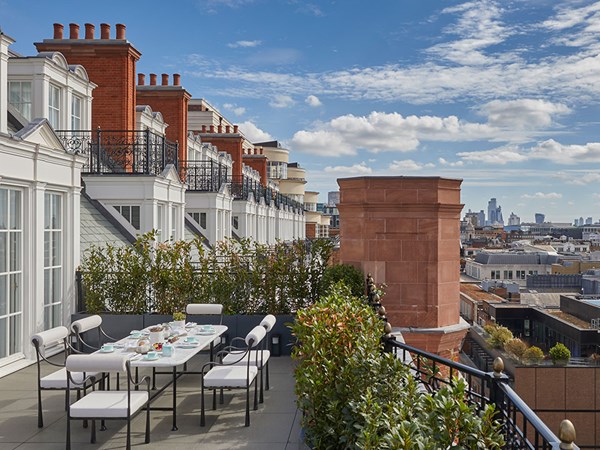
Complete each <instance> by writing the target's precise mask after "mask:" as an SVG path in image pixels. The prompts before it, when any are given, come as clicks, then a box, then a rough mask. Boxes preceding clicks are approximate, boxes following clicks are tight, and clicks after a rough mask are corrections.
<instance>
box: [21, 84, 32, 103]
mask: <svg viewBox="0 0 600 450" xmlns="http://www.w3.org/2000/svg"><path fill="white" fill-rule="evenodd" d="M21 103H29V104H31V82H29V81H23V82H22V83H21Z"/></svg>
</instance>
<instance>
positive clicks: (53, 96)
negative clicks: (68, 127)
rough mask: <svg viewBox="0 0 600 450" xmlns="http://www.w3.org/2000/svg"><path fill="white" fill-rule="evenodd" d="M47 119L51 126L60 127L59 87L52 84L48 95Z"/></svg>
mask: <svg viewBox="0 0 600 450" xmlns="http://www.w3.org/2000/svg"><path fill="white" fill-rule="evenodd" d="M48 121H49V122H50V125H52V128H54V129H58V128H60V88H58V87H56V86H54V85H52V84H51V85H50V91H49V97H48Z"/></svg>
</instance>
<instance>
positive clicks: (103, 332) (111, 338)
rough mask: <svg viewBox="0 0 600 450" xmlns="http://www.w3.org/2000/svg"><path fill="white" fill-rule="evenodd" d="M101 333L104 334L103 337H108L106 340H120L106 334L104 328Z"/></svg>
mask: <svg viewBox="0 0 600 450" xmlns="http://www.w3.org/2000/svg"><path fill="white" fill-rule="evenodd" d="M100 333H102V335H103V336H104V337H106V338H108V339H110V340H111V341H118V339H117V338H115V337H112V336H110V335H108V334H106V331H104V329H103V328H102V327H100Z"/></svg>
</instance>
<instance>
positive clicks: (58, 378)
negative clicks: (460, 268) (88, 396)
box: [40, 367, 100, 389]
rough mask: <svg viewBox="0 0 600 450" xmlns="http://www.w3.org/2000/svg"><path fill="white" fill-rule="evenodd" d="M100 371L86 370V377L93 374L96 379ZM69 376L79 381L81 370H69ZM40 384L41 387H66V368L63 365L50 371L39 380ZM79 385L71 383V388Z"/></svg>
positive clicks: (81, 377)
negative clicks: (54, 370)
mask: <svg viewBox="0 0 600 450" xmlns="http://www.w3.org/2000/svg"><path fill="white" fill-rule="evenodd" d="M99 375H100V372H86V374H85V376H86V377H91V376H95V377H96V379H97V378H98V377H99ZM71 377H72V378H73V380H75V382H77V383H81V382H82V381H83V372H71ZM40 386H41V387H42V389H66V388H67V369H65V368H64V367H63V368H62V369H60V370H57V371H56V372H52V373H51V374H50V375H46V376H45V377H44V378H42V379H41V380H40ZM79 387H80V386H78V385H75V384H73V383H71V388H72V389H77V388H79Z"/></svg>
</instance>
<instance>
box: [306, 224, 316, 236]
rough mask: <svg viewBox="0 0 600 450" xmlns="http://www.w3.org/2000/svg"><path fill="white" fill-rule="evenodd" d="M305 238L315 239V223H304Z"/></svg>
mask: <svg viewBox="0 0 600 450" xmlns="http://www.w3.org/2000/svg"><path fill="white" fill-rule="evenodd" d="M305 230H306V238H307V239H314V238H316V237H317V224H316V223H308V222H307V223H306V228H305Z"/></svg>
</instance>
